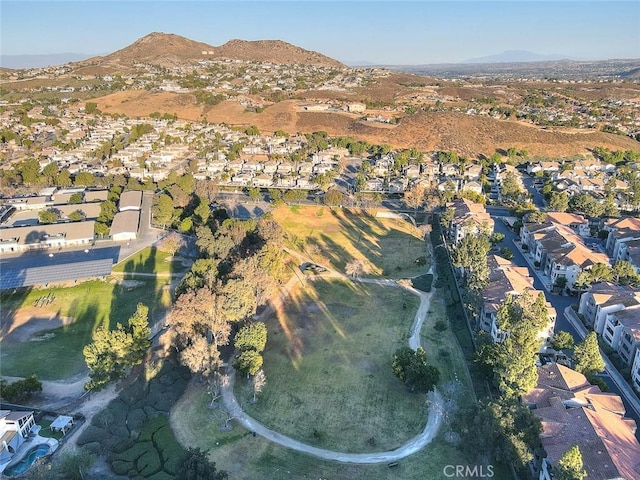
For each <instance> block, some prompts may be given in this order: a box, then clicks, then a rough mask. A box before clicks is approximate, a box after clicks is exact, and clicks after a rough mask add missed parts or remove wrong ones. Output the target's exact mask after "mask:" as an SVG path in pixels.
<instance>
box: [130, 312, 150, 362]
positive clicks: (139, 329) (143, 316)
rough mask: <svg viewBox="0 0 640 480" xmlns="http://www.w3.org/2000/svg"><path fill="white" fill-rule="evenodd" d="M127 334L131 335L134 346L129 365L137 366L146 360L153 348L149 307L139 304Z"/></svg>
mask: <svg viewBox="0 0 640 480" xmlns="http://www.w3.org/2000/svg"><path fill="white" fill-rule="evenodd" d="M127 332H128V333H129V334H130V335H131V339H132V344H131V350H130V353H129V359H128V361H127V363H128V364H129V365H137V364H139V363H140V362H142V360H143V359H144V356H145V355H146V353H147V350H148V349H149V347H150V346H151V340H149V336H150V335H151V328H150V327H149V307H147V306H146V305H144V304H143V303H138V305H137V306H136V311H135V312H134V314H133V315H132V316H131V317H129V321H128V323H127Z"/></svg>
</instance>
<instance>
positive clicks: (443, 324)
mask: <svg viewBox="0 0 640 480" xmlns="http://www.w3.org/2000/svg"><path fill="white" fill-rule="evenodd" d="M433 328H435V329H436V331H438V332H444V331H445V330H446V329H447V328H448V327H447V322H445V321H444V320H438V321H437V322H436V324H435V325H434V326H433Z"/></svg>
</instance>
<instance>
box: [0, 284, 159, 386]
mask: <svg viewBox="0 0 640 480" xmlns="http://www.w3.org/2000/svg"><path fill="white" fill-rule="evenodd" d="M163 285H164V282H162V281H158V282H156V280H153V279H150V280H145V281H140V280H137V281H136V282H135V286H131V285H130V286H124V285H122V284H116V283H113V282H111V281H109V280H108V281H90V282H85V283H81V284H78V285H76V286H73V287H61V288H48V289H37V290H32V291H30V292H29V293H28V294H26V295H24V294H15V295H12V294H8V295H2V297H0V301H1V302H2V308H3V310H5V309H6V310H5V313H6V312H8V311H18V310H20V309H21V308H25V307H27V308H30V309H31V310H32V313H31V315H32V316H34V317H37V316H38V314H42V315H43V316H46V315H51V314H57V315H59V316H62V317H69V318H70V320H71V323H70V324H68V325H65V326H63V327H59V328H55V329H53V330H47V331H41V332H39V333H36V334H34V335H33V336H32V337H31V338H30V339H29V341H25V342H18V341H14V340H12V337H11V336H9V337H8V338H5V339H4V340H3V341H2V348H1V350H0V372H1V373H2V375H8V376H18V377H26V376H28V375H31V374H32V373H35V374H36V375H37V376H38V378H39V379H41V380H60V379H64V378H68V377H71V376H73V375H76V374H79V373H82V372H83V371H84V370H85V368H86V367H85V363H84V357H83V355H82V348H83V347H84V346H85V345H86V344H87V343H90V342H91V334H92V332H93V331H94V329H96V328H99V327H101V326H103V325H105V324H109V325H110V326H111V327H113V326H115V324H116V323H117V322H120V323H123V324H125V323H126V322H127V320H128V319H129V317H130V316H131V315H132V314H133V312H135V309H136V305H137V304H138V303H139V302H142V303H144V304H146V305H148V306H149V310H150V313H149V315H150V319H152V318H153V315H154V313H155V312H157V311H158V310H159V309H160V308H161V306H162V305H167V304H168V301H169V298H168V291H166V290H162V286H163ZM49 294H52V295H55V300H54V301H53V302H52V303H51V304H49V305H47V306H45V307H37V308H34V307H33V306H34V303H35V301H36V299H38V298H39V297H43V296H46V295H49Z"/></svg>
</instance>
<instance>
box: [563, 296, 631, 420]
mask: <svg viewBox="0 0 640 480" xmlns="http://www.w3.org/2000/svg"><path fill="white" fill-rule="evenodd" d="M564 316H565V317H566V319H567V321H568V322H569V323H571V325H573V328H575V329H576V331H577V332H578V333H579V334H580V337H581V338H584V337H586V336H587V333H588V331H587V329H586V328H585V326H584V325H583V324H582V322H581V321H580V319H579V318H578V316H577V315H576V312H575V311H574V310H573V309H572V308H571V307H567V308H566V309H565V311H564ZM600 354H601V355H602V359H603V360H604V363H605V365H606V367H605V372H606V373H607V375H609V377H610V378H611V381H612V382H613V383H615V385H616V386H617V387H618V388H619V389H620V391H621V392H622V393H623V394H624V397H625V400H627V402H629V405H631V407H632V408H633V409H634V410H635V412H636V414H637V415H639V416H640V399H638V396H637V395H636V393H635V392H634V390H633V388H631V385H629V384H628V383H627V381H626V380H625V379H624V378H623V377H622V375H620V372H618V369H617V368H616V367H615V366H614V365H613V364H612V363H611V361H610V360H609V358H607V356H606V355H605V354H604V353H603V352H602V350H600Z"/></svg>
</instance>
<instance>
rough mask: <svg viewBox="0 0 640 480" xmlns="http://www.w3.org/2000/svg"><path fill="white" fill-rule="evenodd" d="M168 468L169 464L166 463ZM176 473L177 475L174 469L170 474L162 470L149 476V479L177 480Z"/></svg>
mask: <svg viewBox="0 0 640 480" xmlns="http://www.w3.org/2000/svg"><path fill="white" fill-rule="evenodd" d="M166 468H167V466H166V465H165V469H166ZM174 475H175V470H173V471H172V473H170V474H169V473H167V472H163V471H160V472H158V473H154V474H153V475H151V476H150V477H147V480H175V479H174Z"/></svg>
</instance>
